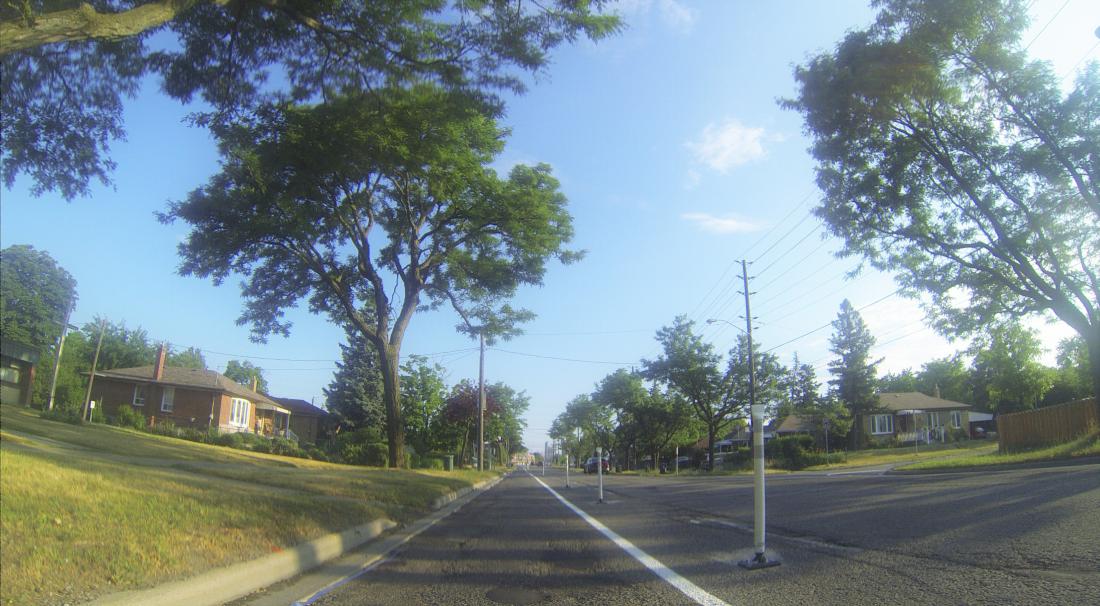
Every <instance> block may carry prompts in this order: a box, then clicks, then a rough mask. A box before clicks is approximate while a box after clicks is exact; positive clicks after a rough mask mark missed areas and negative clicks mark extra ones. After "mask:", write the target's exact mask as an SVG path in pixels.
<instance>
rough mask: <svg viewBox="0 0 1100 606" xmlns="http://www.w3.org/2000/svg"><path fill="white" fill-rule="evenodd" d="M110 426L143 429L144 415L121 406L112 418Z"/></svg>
mask: <svg viewBox="0 0 1100 606" xmlns="http://www.w3.org/2000/svg"><path fill="white" fill-rule="evenodd" d="M111 424H112V425H118V426H119V427H129V428H131V429H145V426H146V423H145V415H143V414H141V413H140V412H138V411H136V410H134V409H133V408H131V407H129V406H126V405H125V404H123V405H121V406H119V407H118V411H117V412H115V416H114V418H112V419H111Z"/></svg>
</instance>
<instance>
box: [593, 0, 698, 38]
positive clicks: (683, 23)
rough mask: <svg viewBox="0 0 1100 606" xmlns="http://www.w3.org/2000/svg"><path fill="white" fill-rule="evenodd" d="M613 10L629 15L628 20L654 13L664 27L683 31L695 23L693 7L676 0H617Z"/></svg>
mask: <svg viewBox="0 0 1100 606" xmlns="http://www.w3.org/2000/svg"><path fill="white" fill-rule="evenodd" d="M613 10H614V11H615V12H617V13H619V14H620V15H624V16H627V17H629V19H628V21H634V20H636V19H637V17H640V16H643V15H650V14H656V16H657V18H658V19H660V21H661V23H662V24H664V25H665V26H666V27H668V28H670V29H673V30H676V31H679V32H685V33H686V32H689V31H691V28H692V27H693V26H694V25H695V16H696V14H697V13H696V11H695V10H694V9H692V8H689V7H687V6H685V5H684V4H683V3H681V2H679V1H678V0H619V1H618V2H616V3H615V4H614V5H613Z"/></svg>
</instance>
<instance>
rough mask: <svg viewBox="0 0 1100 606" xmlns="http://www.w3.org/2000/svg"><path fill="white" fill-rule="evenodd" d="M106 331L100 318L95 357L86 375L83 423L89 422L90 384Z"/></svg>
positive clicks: (90, 414) (92, 381)
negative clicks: (86, 388)
mask: <svg viewBox="0 0 1100 606" xmlns="http://www.w3.org/2000/svg"><path fill="white" fill-rule="evenodd" d="M106 330H107V319H106V318H100V320H99V339H97V340H96V342H95V356H94V357H92V372H91V373H90V374H89V375H88V391H87V393H85V394H84V415H83V419H84V420H85V421H88V420H91V416H92V408H91V405H92V384H93V383H95V371H96V367H97V366H98V365H99V348H100V347H102V346H103V333H104V331H106Z"/></svg>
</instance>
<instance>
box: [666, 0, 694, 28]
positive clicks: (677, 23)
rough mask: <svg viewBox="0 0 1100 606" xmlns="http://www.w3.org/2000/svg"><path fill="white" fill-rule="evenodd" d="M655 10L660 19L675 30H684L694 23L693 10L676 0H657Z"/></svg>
mask: <svg viewBox="0 0 1100 606" xmlns="http://www.w3.org/2000/svg"><path fill="white" fill-rule="evenodd" d="M657 10H658V12H659V13H660V15H661V21H663V22H664V23H665V25H668V26H669V27H671V28H673V29H675V30H678V31H681V32H686V31H689V30H691V27H692V26H693V25H695V11H694V10H692V9H690V8H688V7H686V6H684V5H683V4H680V3H679V2H677V1H676V0H659V2H658V3H657Z"/></svg>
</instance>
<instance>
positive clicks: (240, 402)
mask: <svg viewBox="0 0 1100 606" xmlns="http://www.w3.org/2000/svg"><path fill="white" fill-rule="evenodd" d="M248 409H249V402H248V400H245V399H243V398H233V399H232V400H231V401H230V408H229V424H230V425H233V426H234V427H248Z"/></svg>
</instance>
